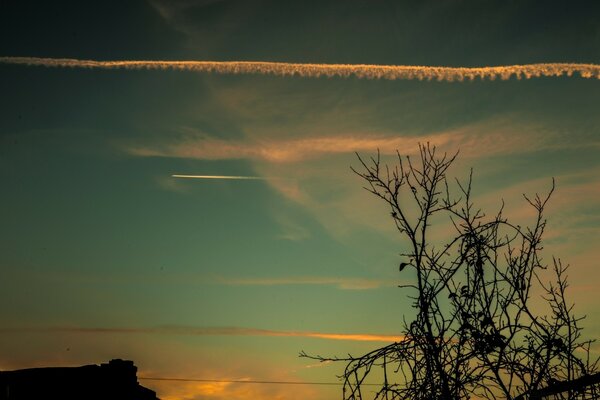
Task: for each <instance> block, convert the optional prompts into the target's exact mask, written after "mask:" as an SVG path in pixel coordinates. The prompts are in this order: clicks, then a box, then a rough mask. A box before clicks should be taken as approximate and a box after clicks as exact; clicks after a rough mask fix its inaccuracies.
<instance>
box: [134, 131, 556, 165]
mask: <svg viewBox="0 0 600 400" xmlns="http://www.w3.org/2000/svg"><path fill="white" fill-rule="evenodd" d="M486 129H487V130H488V132H487V133H486V135H478V134H476V132H479V131H480V130H481V124H473V125H469V126H464V127H461V128H457V129H453V130H448V131H443V132H433V133H431V134H425V135H407V134H396V135H385V136H384V135H377V134H369V133H362V134H358V133H357V134H346V135H329V136H328V135H322V136H318V137H310V136H309V137H300V138H291V139H280V138H275V137H272V138H261V139H258V138H257V139H241V140H236V141H234V140H223V139H216V138H210V137H206V136H203V135H198V136H197V137H188V138H185V139H180V140H179V141H176V142H171V143H164V144H158V145H150V146H148V145H145V146H129V147H127V148H126V151H127V152H129V153H130V154H133V155H136V156H142V157H176V158H190V159H201V160H230V159H249V160H253V161H264V162H268V163H297V162H301V161H305V160H309V159H315V158H320V157H324V156H328V155H338V154H351V153H354V152H358V153H374V152H376V151H377V150H378V149H379V150H380V151H381V153H382V154H384V155H392V154H395V152H396V150H399V151H400V152H401V153H402V154H415V153H416V152H418V143H425V142H430V143H432V144H434V145H436V146H438V147H441V148H445V149H454V150H456V149H460V150H461V154H462V155H463V156H477V157H483V156H489V155H497V154H503V153H515V152H520V151H531V150H537V149H540V148H543V147H545V146H549V145H550V144H549V143H551V141H552V139H553V137H552V135H549V134H548V133H544V132H541V128H539V127H530V126H528V127H523V129H525V130H526V131H527V133H528V135H517V134H515V132H514V127H513V128H512V129H511V128H509V127H503V126H502V125H501V124H500V123H493V122H492V123H489V122H488V124H487V125H486Z"/></svg>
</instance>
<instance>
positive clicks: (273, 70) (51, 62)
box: [0, 57, 600, 82]
mask: <svg viewBox="0 0 600 400" xmlns="http://www.w3.org/2000/svg"><path fill="white" fill-rule="evenodd" d="M0 63H2V64H20V65H31V66H44V67H57V68H69V67H70V68H89V69H130V70H143V69H156V70H182V71H194V72H208V73H211V72H212V73H219V74H260V75H275V76H300V77H305V78H320V77H342V78H349V77H355V78H358V79H388V80H400V79H408V80H435V81H445V82H453V81H464V80H474V79H491V80H494V79H501V80H508V79H510V78H511V77H516V78H517V79H521V78H525V79H530V78H539V77H558V76H568V77H571V76H573V75H576V74H577V75H579V76H581V77H583V78H595V79H600V65H597V64H577V63H541V64H524V65H505V66H494V67H431V66H415V65H369V64H304V63H302V64H301V63H285V62H264V61H149V60H122V61H96V60H79V59H72V58H39V57H0Z"/></svg>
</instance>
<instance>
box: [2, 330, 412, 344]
mask: <svg viewBox="0 0 600 400" xmlns="http://www.w3.org/2000/svg"><path fill="white" fill-rule="evenodd" d="M14 333H42V334H48V333H80V334H159V335H189V336H271V337H304V338H315V339H328V340H349V341H360V342H398V341H402V340H403V337H402V336H400V335H378V334H363V333H323V332H304V331H275V330H269V329H256V328H242V327H190V326H159V327H153V328H106V327H92V328H82V327H70V326H56V327H46V328H0V334H14Z"/></svg>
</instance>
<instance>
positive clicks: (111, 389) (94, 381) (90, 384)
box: [0, 359, 158, 400]
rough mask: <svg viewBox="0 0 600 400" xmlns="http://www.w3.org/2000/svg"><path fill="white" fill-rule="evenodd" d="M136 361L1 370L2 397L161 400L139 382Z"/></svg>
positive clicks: (18, 399)
mask: <svg viewBox="0 0 600 400" xmlns="http://www.w3.org/2000/svg"><path fill="white" fill-rule="evenodd" d="M136 373H137V367H136V366H135V365H134V364H133V361H126V360H120V359H117V360H111V361H110V362H108V363H106V364H100V365H84V366H82V367H48V368H31V369H21V370H16V371H0V400H38V399H61V400H76V399H77V400H81V399H87V400H158V398H157V397H156V393H155V392H154V391H153V390H150V389H148V388H145V387H143V386H141V385H140V384H139V383H138V381H137V375H136Z"/></svg>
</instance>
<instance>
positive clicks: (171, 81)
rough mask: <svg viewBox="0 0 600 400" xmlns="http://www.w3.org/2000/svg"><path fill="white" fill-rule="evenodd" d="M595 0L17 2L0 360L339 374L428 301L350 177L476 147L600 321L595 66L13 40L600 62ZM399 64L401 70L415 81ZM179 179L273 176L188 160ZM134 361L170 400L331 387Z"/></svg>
mask: <svg viewBox="0 0 600 400" xmlns="http://www.w3.org/2000/svg"><path fill="white" fill-rule="evenodd" d="M599 18H600V3H598V2H594V1H568V2H567V1H544V2H535V1H530V0H519V1H504V2H491V1H490V2H481V1H476V0H461V1H459V0H452V1H445V2H436V1H419V2H415V1H390V0H386V1H384V0H375V1H369V2H367V1H356V0H345V1H331V0H320V1H274V0H252V1H247V0H246V1H241V0H240V1H230V0H170V1H168V0H128V1H126V2H123V1H101V2H100V1H98V2H80V1H61V2H46V1H23V0H22V1H17V0H2V1H0V93H2V95H0V185H1V196H0V221H2V222H1V223H0V319H1V320H2V325H1V327H0V369H16V368H28V367H35V366H63V365H64V366H69V365H73V366H76V365H83V364H91V363H94V364H96V363H101V362H106V361H107V360H109V359H111V358H124V359H131V360H134V361H135V363H136V365H137V366H138V368H139V371H138V377H173V378H195V379H207V380H210V379H214V380H259V381H294V382H331V383H335V382H338V379H337V376H338V375H339V374H341V373H342V371H343V367H344V365H343V364H335V363H329V364H319V363H316V362H314V361H312V360H308V359H305V358H299V357H298V354H299V353H300V352H301V351H306V352H307V353H310V354H320V355H330V356H333V355H340V356H344V355H346V354H348V353H351V354H353V355H359V354H362V353H365V352H367V351H369V350H372V349H374V348H377V347H379V346H382V345H384V344H386V343H389V342H391V341H393V340H394V339H395V338H396V337H398V336H399V335H400V333H401V323H402V317H403V316H405V315H408V316H409V315H410V313H411V307H410V301H409V300H408V299H407V298H406V293H405V292H403V291H402V290H401V289H399V288H398V287H397V286H398V285H400V284H403V283H407V282H410V279H411V275H410V273H406V274H400V273H399V272H398V267H397V266H398V263H399V262H400V261H402V260H401V257H400V256H399V253H401V252H402V251H404V250H405V249H406V245H407V244H406V243H405V242H404V241H402V238H401V237H400V236H399V235H398V234H397V232H395V231H394V226H393V222H392V220H391V219H390V217H389V211H388V210H387V209H386V207H385V205H384V204H383V203H381V202H380V201H378V200H377V199H376V198H375V197H373V196H371V195H369V193H367V192H366V191H365V190H363V188H362V187H363V182H361V180H360V178H359V177H357V176H356V175H355V174H353V173H352V171H351V169H350V168H351V167H352V166H354V167H358V160H357V158H356V155H355V152H358V153H359V154H361V155H364V156H367V157H368V156H370V155H373V154H375V153H376V152H377V149H379V150H380V151H381V153H382V156H383V158H384V160H386V161H393V155H394V154H395V151H396V150H398V151H399V152H400V153H401V154H406V155H413V156H414V155H415V154H416V151H417V148H418V143H427V142H429V143H431V144H433V145H436V146H438V148H439V150H440V151H447V152H448V153H454V152H456V151H460V153H459V156H458V159H457V161H456V162H455V164H454V166H453V168H452V169H451V170H450V175H451V176H452V177H454V176H456V177H457V178H465V177H466V176H468V173H469V169H470V168H473V171H474V172H473V173H474V195H475V200H476V201H477V202H478V203H479V204H480V205H481V207H483V208H484V209H485V210H489V212H490V213H494V212H495V211H496V210H497V209H498V207H499V206H500V205H501V201H502V200H504V202H505V204H506V215H507V216H508V217H509V218H511V219H513V220H514V221H515V222H517V223H522V224H526V223H528V222H531V221H530V220H529V219H528V218H529V217H530V213H528V211H527V208H526V204H525V202H524V200H523V197H522V194H523V193H528V194H533V193H536V192H540V193H544V192H547V191H548V190H549V188H550V186H551V183H552V178H554V179H555V181H556V192H555V194H554V196H553V198H552V200H551V202H550V205H549V206H548V209H547V217H548V221H549V223H548V229H547V232H546V241H545V248H544V253H543V254H544V259H546V260H551V259H552V256H557V257H560V258H561V259H562V260H563V261H565V262H566V263H569V264H570V265H571V268H570V270H569V282H570V296H571V297H570V299H571V300H572V301H573V302H574V303H575V304H576V313H577V314H579V315H584V314H585V315H587V319H586V320H585V322H584V324H583V325H584V327H585V328H584V329H585V330H584V332H585V335H586V336H587V337H589V338H598V337H600V311H598V309H597V307H596V304H597V301H598V300H599V299H600V297H599V295H598V290H597V287H598V286H597V285H598V284H599V283H600V271H599V270H598V268H597V260H598V258H599V256H600V253H599V250H598V246H597V242H598V238H599V237H600V202H599V200H598V199H599V198H600V157H599V155H600V154H599V153H600V151H599V150H600V113H599V112H598V104H600V79H597V78H595V77H591V78H585V77H581V76H580V74H579V73H574V74H572V75H571V76H568V75H564V74H563V75H562V76H541V77H532V78H526V77H524V76H522V77H521V78H520V79H517V77H516V76H515V75H512V76H511V77H510V78H509V79H501V78H502V77H501V76H499V77H496V79H491V78H490V77H487V78H485V79H479V78H476V79H473V80H471V79H464V80H462V81H461V80H459V79H454V80H453V81H447V80H443V79H442V80H441V81H439V80H438V79H436V78H434V79H430V80H428V79H423V80H419V79H397V80H391V79H377V78H375V79H365V78H361V77H357V76H348V77H339V76H333V77H325V76H321V77H306V76H300V75H299V74H296V75H293V76H290V75H285V76H279V75H273V74H262V73H246V72H243V73H239V74H230V73H226V74H220V73H214V72H207V71H189V70H176V69H164V70H163V69H146V68H142V69H131V68H129V69H126V68H115V69H98V68H96V69H94V68H80V67H77V66H75V67H65V66H58V67H46V66H39V65H38V66H28V65H24V64H15V63H12V62H8V61H7V59H3V57H39V58H48V59H64V58H67V59H75V60H96V61H122V60H142V61H157V60H168V61H213V62H225V61H254V62H282V63H300V64H368V65H371V64H377V65H399V66H444V67H464V68H470V67H486V66H488V67H491V66H507V65H526V64H536V63H578V64H594V65H597V64H600V25H599V24H598V23H597V21H598V19H599ZM405 78H406V77H405ZM173 175H201V176H207V175H208V176H221V177H222V176H229V177H231V176H233V177H253V178H257V179H186V178H178V177H173ZM140 382H141V383H142V384H143V385H145V386H147V387H150V388H152V389H154V390H156V391H157V393H158V395H159V397H161V398H163V399H166V400H174V399H182V400H192V399H215V400H219V399H240V400H242V399H250V398H262V399H282V400H287V399H290V400H293V399H305V398H311V399H315V400H328V399H331V398H339V396H341V387H339V386H333V385H332V386H319V385H294V386H290V385H283V384H238V383H223V382H221V383H215V382H212V383H211V382H181V381H151V380H140Z"/></svg>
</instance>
